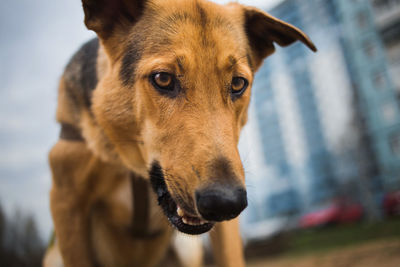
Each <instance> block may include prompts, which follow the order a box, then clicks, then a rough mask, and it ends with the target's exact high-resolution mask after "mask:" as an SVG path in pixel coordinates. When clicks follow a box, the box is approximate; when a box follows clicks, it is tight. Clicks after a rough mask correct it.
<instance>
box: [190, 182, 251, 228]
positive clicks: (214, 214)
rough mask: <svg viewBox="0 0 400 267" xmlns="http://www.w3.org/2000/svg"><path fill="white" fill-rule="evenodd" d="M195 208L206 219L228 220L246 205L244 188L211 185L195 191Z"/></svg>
mask: <svg viewBox="0 0 400 267" xmlns="http://www.w3.org/2000/svg"><path fill="white" fill-rule="evenodd" d="M196 201H197V209H198V211H199V212H200V214H201V216H202V217H203V218H204V219H205V220H208V221H218V222H220V221H224V220H230V219H233V218H235V217H236V216H238V215H239V214H240V213H241V212H242V211H243V210H244V209H245V208H246V207H247V194H246V190H245V189H244V188H242V187H238V186H224V185H218V186H212V187H207V188H206V189H202V190H198V191H197V192H196Z"/></svg>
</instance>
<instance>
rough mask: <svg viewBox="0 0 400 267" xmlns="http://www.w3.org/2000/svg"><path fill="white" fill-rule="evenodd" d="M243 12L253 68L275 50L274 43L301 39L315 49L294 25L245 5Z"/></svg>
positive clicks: (281, 43)
mask: <svg viewBox="0 0 400 267" xmlns="http://www.w3.org/2000/svg"><path fill="white" fill-rule="evenodd" d="M244 12H245V14H244V16H245V30H246V34H247V37H248V39H249V45H250V48H251V50H252V54H253V55H252V59H253V61H254V62H253V65H254V68H255V69H257V68H258V67H260V65H261V63H262V60H263V59H264V58H265V57H267V56H269V55H270V54H272V53H273V52H274V51H275V47H274V43H277V44H278V45H280V46H288V45H290V44H292V43H294V42H295V41H301V42H302V43H304V44H305V45H306V46H308V47H309V48H310V49H311V50H312V51H314V52H316V51H317V48H316V47H315V45H314V44H313V42H312V41H311V40H310V39H309V38H308V36H307V35H306V34H305V33H303V32H302V31H301V30H299V29H298V28H296V27H295V26H293V25H290V24H289V23H286V22H284V21H281V20H279V19H277V18H275V17H273V16H271V15H269V14H267V13H265V12H263V11H261V10H259V9H256V8H252V7H245V8H244Z"/></svg>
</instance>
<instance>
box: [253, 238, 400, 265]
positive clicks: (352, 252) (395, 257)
mask: <svg viewBox="0 0 400 267" xmlns="http://www.w3.org/2000/svg"><path fill="white" fill-rule="evenodd" d="M247 266H248V267H400V240H399V239H394V240H393V239H391V240H390V239H389V240H380V241H373V242H369V243H364V244H360V245H353V246H351V247H346V248H340V249H336V250H333V251H329V252H319V253H317V254H314V255H310V254H307V255H304V256H283V257H276V258H269V259H266V260H253V261H248V263H247Z"/></svg>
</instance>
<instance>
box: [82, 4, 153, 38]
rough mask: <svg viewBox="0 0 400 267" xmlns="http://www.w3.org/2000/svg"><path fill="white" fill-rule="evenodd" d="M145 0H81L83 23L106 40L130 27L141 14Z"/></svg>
mask: <svg viewBox="0 0 400 267" xmlns="http://www.w3.org/2000/svg"><path fill="white" fill-rule="evenodd" d="M146 2H147V1H146V0H82V5H83V10H84V12H85V24H86V27H87V28H88V29H90V30H93V31H95V32H96V33H97V35H98V36H99V37H100V38H101V39H103V40H106V39H107V38H109V37H110V36H111V35H112V34H113V33H116V32H119V31H123V30H125V29H127V28H128V27H131V26H132V25H133V24H134V23H135V22H136V21H137V20H138V19H139V17H140V16H141V15H142V13H143V9H144V6H145V3H146Z"/></svg>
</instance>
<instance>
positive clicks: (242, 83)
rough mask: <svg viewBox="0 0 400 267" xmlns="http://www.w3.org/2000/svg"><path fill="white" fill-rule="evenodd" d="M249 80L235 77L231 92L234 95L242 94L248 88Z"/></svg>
mask: <svg viewBox="0 0 400 267" xmlns="http://www.w3.org/2000/svg"><path fill="white" fill-rule="evenodd" d="M248 85H249V82H248V81H247V80H246V79H245V78H243V77H233V79H232V82H231V94H232V96H233V97H239V96H241V95H242V94H243V93H244V91H245V90H246V88H247V86H248Z"/></svg>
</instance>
